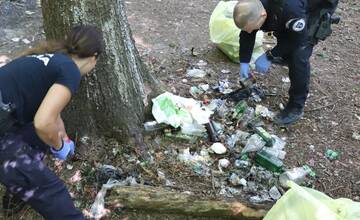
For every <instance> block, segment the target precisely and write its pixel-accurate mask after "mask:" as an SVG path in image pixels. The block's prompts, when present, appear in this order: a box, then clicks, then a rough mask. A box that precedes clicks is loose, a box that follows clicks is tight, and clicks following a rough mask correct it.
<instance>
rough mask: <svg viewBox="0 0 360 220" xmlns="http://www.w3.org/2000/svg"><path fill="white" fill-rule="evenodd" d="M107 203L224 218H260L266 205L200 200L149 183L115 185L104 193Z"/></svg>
mask: <svg viewBox="0 0 360 220" xmlns="http://www.w3.org/2000/svg"><path fill="white" fill-rule="evenodd" d="M106 200H107V203H108V204H113V205H114V204H118V205H121V206H123V207H125V208H127V209H134V210H142V211H149V212H157V213H168V214H179V215H187V216H197V217H206V216H208V217H221V218H226V219H241V220H257V219H262V218H263V217H264V216H265V215H266V213H267V211H268V208H266V207H264V206H253V207H249V206H248V205H245V204H244V203H241V202H237V201H223V200H221V201H213V200H201V199H198V198H196V197H194V196H193V195H189V194H187V193H179V192H173V191H169V190H166V189H163V188H156V187H149V186H121V187H115V188H113V189H112V190H111V192H110V193H109V196H107V199H106Z"/></svg>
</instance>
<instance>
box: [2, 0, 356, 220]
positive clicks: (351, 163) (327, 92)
mask: <svg viewBox="0 0 360 220" xmlns="http://www.w3.org/2000/svg"><path fill="white" fill-rule="evenodd" d="M217 3H218V1H217V0H190V1H176V0H127V1H126V6H127V10H128V11H127V14H128V20H129V23H130V25H131V28H132V33H133V38H134V40H135V42H136V46H137V48H138V50H139V52H140V54H141V57H142V59H143V61H144V62H145V63H146V64H147V67H148V69H149V71H151V72H152V73H153V74H154V75H155V76H156V77H157V78H158V79H160V80H161V81H162V82H163V83H164V84H165V85H166V86H167V87H168V88H169V91H170V92H172V93H174V94H177V95H181V96H183V97H191V95H190V93H189V89H190V87H191V86H197V85H199V84H200V83H205V84H210V85H214V84H216V82H218V81H219V80H224V79H228V80H229V82H230V84H231V85H232V86H234V87H236V85H237V82H238V72H239V67H238V64H236V63H232V62H231V61H230V60H229V59H228V58H227V57H226V56H225V55H224V54H223V53H222V52H221V51H220V50H218V49H217V48H216V46H215V45H214V44H213V43H211V42H210V40H209V26H208V23H209V18H210V15H211V12H212V10H213V9H214V8H215V6H216V5H217ZM359 12H360V3H359V2H356V1H350V0H344V1H341V2H340V4H339V7H338V10H337V14H338V15H340V17H341V19H342V20H341V23H340V24H339V25H334V26H333V27H334V33H333V34H332V35H331V36H330V37H329V38H328V39H327V40H326V41H325V42H320V43H319V44H318V45H317V46H316V47H315V48H314V52H313V55H312V58H311V65H312V74H311V84H310V95H309V97H308V99H307V103H306V106H305V115H304V117H303V118H302V119H301V120H300V121H299V122H297V123H295V124H294V125H291V126H289V127H287V128H286V129H283V128H280V127H278V126H275V125H273V124H272V123H267V124H266V129H267V130H268V131H270V133H273V134H276V135H278V136H279V137H281V138H283V139H284V140H286V142H287V145H286V147H285V151H286V152H287V154H286V157H285V159H284V164H285V167H286V168H293V167H298V166H302V165H308V166H310V167H311V168H312V169H313V171H314V172H315V173H316V177H314V178H313V179H312V181H311V187H313V188H315V189H317V190H319V191H321V192H324V193H326V194H327V195H329V196H331V197H332V198H340V197H344V198H350V199H353V200H355V201H360V159H359V157H360V140H358V139H357V138H355V136H356V133H357V134H359V133H360V70H359V69H360V60H359V56H360V50H359V47H360V30H359V28H360V17H359V16H357V15H358V14H359ZM0 15H1V16H0V35H1V36H2V37H1V39H0V55H7V56H9V57H14V56H15V53H16V52H18V51H20V50H22V49H24V48H26V47H28V46H29V45H31V44H32V43H33V42H36V41H37V40H40V39H43V38H44V35H43V29H42V16H41V8H40V6H39V4H38V2H37V1H36V0H27V1H21V0H19V1H13V2H10V1H7V0H0ZM16 38H18V39H16ZM24 39H27V40H29V41H30V43H29V42H27V40H24ZM194 52H195V54H194ZM201 60H203V61H205V62H206V63H207V64H206V66H205V67H204V66H203V68H204V69H205V70H206V72H207V73H208V75H207V77H205V78H202V79H200V80H199V79H197V80H194V79H191V78H188V77H186V71H187V70H188V69H189V68H192V67H196V66H197V64H198V63H199V61H201ZM222 70H229V72H230V74H229V73H227V74H224V73H222ZM286 77H287V70H286V68H283V67H279V66H273V67H272V69H271V72H270V73H269V74H268V75H266V76H265V77H260V78H259V82H260V84H261V85H262V87H263V88H264V89H266V90H271V91H273V90H275V91H277V95H276V96H270V97H267V98H266V99H264V100H263V101H262V102H261V104H262V105H264V106H266V107H268V108H269V109H270V110H271V111H274V112H276V111H278V110H279V103H283V104H285V103H286V100H287V90H288V88H289V83H286V82H283V79H284V78H286ZM184 79H186V80H184ZM201 98H204V97H201ZM208 98H217V97H216V94H215V93H210V94H208ZM354 134H355V135H354ZM147 140H148V147H149V148H150V149H149V151H150V152H151V153H152V155H153V156H154V163H153V164H152V165H151V166H145V167H144V166H139V164H137V163H136V161H137V160H136V158H134V155H133V152H132V150H131V146H129V147H124V146H119V145H118V144H117V143H116V142H115V141H112V140H96V141H94V140H92V141H91V142H90V143H87V144H86V147H88V148H90V149H91V150H88V151H89V152H91V155H92V156H91V157H89V155H85V156H84V155H83V156H82V157H81V156H80V157H79V158H80V159H79V160H77V161H75V162H67V165H62V166H63V168H64V169H63V170H64V172H62V173H61V174H59V175H61V177H62V178H63V179H64V180H65V181H66V182H67V183H68V185H69V188H70V191H71V192H72V193H74V195H75V199H76V205H77V206H79V207H80V208H87V209H88V208H89V207H90V205H91V203H92V202H93V201H94V198H95V195H96V192H97V191H98V190H99V185H98V184H94V181H95V182H96V181H97V180H96V178H94V176H93V175H92V174H93V172H94V169H93V168H94V167H95V166H98V165H99V164H109V165H113V166H115V167H119V168H121V169H122V170H124V171H125V172H127V173H129V175H130V174H132V175H133V176H136V177H137V178H140V179H141V180H142V181H144V182H146V183H147V184H150V185H154V186H164V187H166V186H165V182H164V181H163V179H161V178H159V171H160V173H163V174H164V175H165V177H166V179H167V180H170V181H171V182H172V184H171V185H172V186H170V187H169V186H167V187H169V188H171V189H173V190H177V191H191V192H193V193H195V194H196V195H199V196H201V197H208V198H221V197H222V196H221V195H219V192H220V188H216V187H215V189H214V187H213V185H212V183H213V181H214V179H213V178H212V177H211V176H198V175H196V174H195V173H194V172H193V170H192V168H191V167H188V166H185V165H183V164H182V163H181V162H180V161H177V160H174V158H173V157H174V154H172V151H175V154H176V152H177V153H178V150H179V149H184V148H188V147H189V148H191V149H192V150H194V151H198V152H199V150H200V149H201V148H202V147H209V146H210V145H211V143H209V142H208V141H201V142H197V145H196V146H194V145H193V144H190V143H186V142H172V141H168V140H165V141H163V138H162V135H161V134H158V133H157V134H155V135H150V136H148V137H147ZM104 143H106V144H105V146H104ZM80 148H81V147H80ZM119 149H120V150H119ZM327 149H331V150H334V151H336V152H338V154H339V156H338V158H337V159H336V160H329V159H328V158H327V157H326V156H325V155H324V153H325V151H326V150H327ZM109 152H111V153H110V154H109ZM169 152H170V153H169ZM85 154H86V153H85ZM226 156H229V157H230V156H231V155H229V154H228V155H226ZM226 156H225V157H226ZM220 158H221V157H215V158H213V162H214V164H213V165H211V166H212V168H213V169H217V168H216V167H217V166H216V164H217V163H216V161H217V160H218V159H220ZM228 159H229V160H230V161H231V162H233V161H234V158H228ZM49 162H51V160H49ZM77 170H80V171H81V176H82V177H83V178H82V180H81V181H80V182H77V183H71V182H70V181H69V178H70V177H71V176H73V175H74V174H75V173H76V171H77ZM239 199H245V198H239ZM20 215H21V217H19V218H17V219H28V214H27V212H24V213H22V214H20ZM114 219H116V218H114ZM145 219H146V218H145ZM148 219H150V218H148ZM153 219H155V218H153ZM164 219H166V218H164Z"/></svg>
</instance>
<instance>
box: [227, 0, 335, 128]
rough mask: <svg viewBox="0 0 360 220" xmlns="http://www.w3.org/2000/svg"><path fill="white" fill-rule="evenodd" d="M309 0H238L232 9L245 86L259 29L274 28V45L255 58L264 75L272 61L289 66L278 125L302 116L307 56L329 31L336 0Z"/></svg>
mask: <svg viewBox="0 0 360 220" xmlns="http://www.w3.org/2000/svg"><path fill="white" fill-rule="evenodd" d="M311 1H312V2H311V6H310V5H308V0H286V1H285V0H239V1H238V3H237V4H236V6H235V9H234V21H235V24H236V26H237V27H239V28H240V29H241V30H242V31H241V32H240V83H241V84H242V85H243V86H246V85H248V84H249V82H251V81H253V76H252V75H251V74H250V70H249V62H250V59H251V55H252V52H253V48H254V43H255V37H256V32H257V31H258V30H263V31H265V32H269V31H273V32H274V35H275V36H276V38H277V45H276V46H275V47H274V48H273V49H272V50H268V51H267V52H265V53H264V54H262V55H261V56H260V57H259V58H258V59H257V60H256V62H255V67H256V68H255V69H256V71H257V72H259V73H263V74H265V73H267V72H268V70H269V68H270V66H271V64H272V63H286V64H287V65H288V67H289V78H290V82H291V86H290V89H289V101H288V103H287V105H286V107H285V109H284V110H282V111H280V113H278V114H277V115H276V117H275V119H274V122H275V123H276V124H279V125H286V124H291V123H293V122H295V121H297V120H299V119H300V118H301V117H302V116H303V114H304V105H305V101H306V98H307V96H308V93H309V82H310V63H309V58H310V56H311V54H312V51H313V47H314V45H315V44H316V43H317V41H318V40H324V39H325V37H327V36H328V35H330V33H331V29H330V23H331V15H332V13H333V12H334V10H333V9H334V8H336V6H337V2H338V0H323V1H321V0H316V1H315V0H311ZM314 2H316V4H315V3H314ZM326 2H335V3H333V4H330V3H329V4H327V3H326ZM311 7H312V8H315V9H312V8H311ZM327 7H328V9H327ZM320 9H321V10H320ZM322 9H324V10H322ZM310 15H311V16H310ZM314 17H316V19H315V20H314V19H312V18H314ZM309 22H310V23H311V25H309V24H310V23H309ZM326 25H328V28H327V26H326ZM309 27H310V28H309ZM313 27H315V29H314V28H313ZM326 31H330V32H327V33H325V32H326ZM311 35H312V36H311ZM325 35H326V36H325Z"/></svg>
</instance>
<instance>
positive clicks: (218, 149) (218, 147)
mask: <svg viewBox="0 0 360 220" xmlns="http://www.w3.org/2000/svg"><path fill="white" fill-rule="evenodd" d="M210 149H211V150H212V151H213V152H214V153H215V154H225V153H226V151H227V150H226V147H225V146H224V145H223V144H222V143H214V144H213V145H211V147H210Z"/></svg>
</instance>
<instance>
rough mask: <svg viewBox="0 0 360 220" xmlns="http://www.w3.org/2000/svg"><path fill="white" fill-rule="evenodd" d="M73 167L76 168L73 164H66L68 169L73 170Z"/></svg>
mask: <svg viewBox="0 0 360 220" xmlns="http://www.w3.org/2000/svg"><path fill="white" fill-rule="evenodd" d="M73 168H74V166H73V165H71V164H68V165H66V169H68V170H72V169H73Z"/></svg>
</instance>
